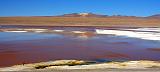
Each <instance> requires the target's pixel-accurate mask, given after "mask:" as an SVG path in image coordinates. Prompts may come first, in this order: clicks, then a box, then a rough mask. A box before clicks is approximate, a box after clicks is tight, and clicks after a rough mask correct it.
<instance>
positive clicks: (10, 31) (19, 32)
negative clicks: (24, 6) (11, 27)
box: [4, 31, 27, 33]
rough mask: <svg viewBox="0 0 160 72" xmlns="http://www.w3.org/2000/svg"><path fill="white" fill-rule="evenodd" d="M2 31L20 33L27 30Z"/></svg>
mask: <svg viewBox="0 0 160 72" xmlns="http://www.w3.org/2000/svg"><path fill="white" fill-rule="evenodd" d="M4 32H16V33H22V32H27V31H4Z"/></svg>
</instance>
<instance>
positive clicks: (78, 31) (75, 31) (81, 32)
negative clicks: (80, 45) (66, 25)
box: [72, 31, 86, 33]
mask: <svg viewBox="0 0 160 72" xmlns="http://www.w3.org/2000/svg"><path fill="white" fill-rule="evenodd" d="M72 32H73V33H86V32H82V31H72Z"/></svg>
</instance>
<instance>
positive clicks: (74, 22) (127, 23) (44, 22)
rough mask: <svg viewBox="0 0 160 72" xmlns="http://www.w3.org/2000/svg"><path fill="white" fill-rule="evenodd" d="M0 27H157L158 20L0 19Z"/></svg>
mask: <svg viewBox="0 0 160 72" xmlns="http://www.w3.org/2000/svg"><path fill="white" fill-rule="evenodd" d="M0 25H29V26H111V27H113V26H117V27H120V26H122V27H159V26H160V18H149V17H123V16H122V17H112V16H109V17H54V16H53V17H52V16H46V17H45V16H44V17H43V16H42V17H38V16H37V17H36V16H35V17H0Z"/></svg>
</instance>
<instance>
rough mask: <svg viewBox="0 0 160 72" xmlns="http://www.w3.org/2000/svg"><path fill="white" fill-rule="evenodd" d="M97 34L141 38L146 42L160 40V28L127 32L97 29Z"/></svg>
mask: <svg viewBox="0 0 160 72" xmlns="http://www.w3.org/2000/svg"><path fill="white" fill-rule="evenodd" d="M156 29H157V30H156ZM126 30H131V31H126ZM137 30H138V31H137ZM143 31H152V32H143ZM96 33H97V34H112V35H117V36H127V37H133V38H140V39H145V40H160V28H139V29H125V30H124V29H123V30H103V29H96Z"/></svg>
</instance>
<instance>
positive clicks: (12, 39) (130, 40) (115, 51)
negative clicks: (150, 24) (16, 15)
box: [0, 26, 160, 67]
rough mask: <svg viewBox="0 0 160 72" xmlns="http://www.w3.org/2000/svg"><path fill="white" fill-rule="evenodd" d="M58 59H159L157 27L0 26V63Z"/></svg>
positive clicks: (159, 48)
mask: <svg viewBox="0 0 160 72" xmlns="http://www.w3.org/2000/svg"><path fill="white" fill-rule="evenodd" d="M62 59H63V60H64V59H80V60H93V61H99V62H101V61H107V60H160V28H125V27H123V28H122V27H121V28H120V27H119V28H118V27H115V28H114V27H105V28H102V27H101V28H100V27H99V28H98V27H32V26H0V67H5V66H11V65H15V64H24V63H34V62H44V61H50V60H62Z"/></svg>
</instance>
